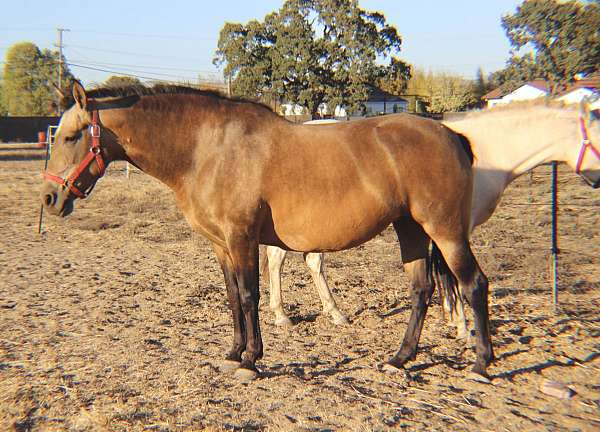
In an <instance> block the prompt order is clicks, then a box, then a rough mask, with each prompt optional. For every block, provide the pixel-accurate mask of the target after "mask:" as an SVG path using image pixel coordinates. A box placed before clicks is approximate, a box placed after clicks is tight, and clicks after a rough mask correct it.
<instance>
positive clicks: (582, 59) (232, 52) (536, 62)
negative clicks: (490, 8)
mask: <svg viewBox="0 0 600 432" xmlns="http://www.w3.org/2000/svg"><path fill="white" fill-rule="evenodd" d="M501 25H502V28H503V29H504V31H505V33H506V36H507V38H508V40H509V42H510V45H511V50H510V53H509V58H508V60H507V62H506V67H505V68H503V69H501V70H499V71H495V72H493V73H491V74H490V75H488V76H487V77H486V76H485V74H484V72H483V71H482V70H481V68H480V69H479V70H478V71H477V77H476V79H475V80H467V79H465V78H463V77H461V76H458V75H456V74H451V73H439V72H431V71H426V70H422V69H418V68H414V67H412V66H411V65H409V64H408V63H406V62H404V61H403V60H402V59H401V57H400V52H401V48H402V37H401V35H400V33H399V31H398V30H397V29H396V28H395V27H394V26H392V25H390V24H389V23H387V21H386V18H385V16H384V15H383V14H381V13H379V12H371V11H367V10H364V9H362V8H361V7H360V6H359V2H358V0H286V1H285V2H284V3H283V5H282V7H281V8H280V9H279V10H277V11H273V12H271V13H269V14H268V15H266V16H265V17H264V18H263V19H262V20H252V21H249V22H248V23H245V24H241V23H226V24H225V25H224V26H223V28H222V29H221V31H220V34H219V40H218V43H217V49H216V53H215V56H214V59H213V62H214V63H215V64H216V65H218V66H220V67H222V68H223V71H224V74H225V76H226V78H227V79H228V80H229V81H230V83H231V84H230V86H231V91H232V92H233V93H234V94H235V95H236V96H243V97H248V98H252V99H260V100H262V101H264V102H266V103H272V104H276V103H281V102H287V103H293V104H298V105H301V106H304V107H306V109H307V110H308V112H309V113H310V114H313V115H315V114H316V113H317V111H318V108H319V105H321V104H323V103H326V104H327V105H328V106H330V107H335V106H344V107H346V108H347V109H348V110H350V111H358V110H360V109H361V108H362V107H364V102H365V101H366V100H367V98H368V95H369V92H370V90H371V89H372V88H373V87H374V86H375V87H379V88H381V89H383V90H385V91H387V92H389V93H392V94H395V95H404V96H405V98H406V99H408V100H409V102H410V105H411V107H410V108H411V110H413V111H423V112H425V111H426V112H431V113H439V112H444V111H460V110H465V109H469V108H473V107H477V106H479V104H480V103H481V97H482V96H483V95H484V94H485V93H487V92H488V91H490V90H491V89H493V88H497V87H501V88H502V89H503V90H505V91H511V90H514V89H515V88H517V87H518V86H520V85H521V84H522V83H524V82H526V81H529V80H532V79H535V78H542V79H545V80H547V81H548V82H549V83H550V87H551V91H552V92H553V93H557V92H559V91H560V90H561V89H563V88H565V87H566V86H567V85H568V84H569V83H571V82H573V80H574V79H575V78H576V76H577V75H578V74H584V75H585V74H587V73H591V72H594V71H596V70H598V68H599V67H600V30H599V29H600V0H591V1H578V0H569V1H559V0H525V1H523V2H522V3H521V4H520V5H519V6H518V7H517V8H516V10H515V12H514V13H512V14H507V15H506V16H503V17H501ZM60 60H61V59H60V58H59V57H58V53H57V52H55V51H50V50H40V49H39V48H38V47H37V46H35V45H34V44H33V43H30V42H23V43H19V44H15V45H13V46H12V47H11V48H10V49H9V50H8V52H7V54H6V59H5V63H4V68H3V76H2V80H1V81H0V114H2V115H5V114H6V113H10V115H48V114H51V113H54V112H55V111H56V107H55V106H54V105H53V103H52V102H53V100H54V98H55V96H54V89H53V88H52V87H53V86H52V83H55V84H56V83H57V82H58V65H59V64H60V63H61V62H60ZM62 65H63V66H62V67H63V69H62V81H63V83H62V84H63V85H66V84H67V83H68V82H69V81H70V80H71V79H72V77H73V75H72V73H71V71H70V70H69V68H68V67H67V66H66V65H65V63H64V62H62ZM111 80H112V85H120V84H124V83H125V84H139V83H140V82H139V80H137V79H135V78H128V77H111ZM108 85H111V81H109V82H108Z"/></svg>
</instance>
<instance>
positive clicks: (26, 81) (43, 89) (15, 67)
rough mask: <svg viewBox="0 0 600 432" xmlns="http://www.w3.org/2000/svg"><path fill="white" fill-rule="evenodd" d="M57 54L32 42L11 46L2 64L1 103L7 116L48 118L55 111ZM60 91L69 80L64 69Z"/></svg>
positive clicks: (70, 76) (68, 73)
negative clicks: (39, 116) (43, 116)
mask: <svg viewBox="0 0 600 432" xmlns="http://www.w3.org/2000/svg"><path fill="white" fill-rule="evenodd" d="M58 64H59V57H58V53H56V52H54V51H50V50H43V51H40V49H39V48H38V47H37V46H36V45H35V44H33V43H31V42H21V43H17V44H15V45H13V46H11V47H10V48H9V49H8V51H7V52H6V61H5V62H4V81H3V96H4V97H3V99H4V104H5V107H6V109H7V111H8V113H9V114H10V115H14V116H27V115H49V114H53V113H55V111H56V104H55V103H54V102H55V100H56V92H55V90H54V87H53V84H54V85H55V84H57V83H58V66H57V65H58ZM62 72H63V73H62V86H63V88H64V87H65V86H66V85H67V83H68V82H69V81H70V80H71V79H72V75H71V74H70V72H69V70H68V68H67V67H66V66H65V65H63V71H62Z"/></svg>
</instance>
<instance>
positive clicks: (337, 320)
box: [331, 311, 350, 326]
mask: <svg viewBox="0 0 600 432" xmlns="http://www.w3.org/2000/svg"><path fill="white" fill-rule="evenodd" d="M331 319H332V321H333V323H334V324H335V325H338V326H339V325H347V324H350V322H349V321H348V318H346V317H345V316H344V315H343V314H342V313H341V312H339V311H337V313H335V312H332V313H331Z"/></svg>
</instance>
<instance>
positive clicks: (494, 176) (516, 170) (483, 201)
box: [266, 103, 600, 339]
mask: <svg viewBox="0 0 600 432" xmlns="http://www.w3.org/2000/svg"><path fill="white" fill-rule="evenodd" d="M588 118H589V120H588ZM329 122H331V121H329ZM443 123H444V124H445V125H446V126H448V127H449V128H450V129H452V130H454V131H455V132H458V133H460V134H462V135H464V136H465V137H467V138H468V140H469V141H470V143H471V147H472V149H473V153H474V155H475V160H474V165H473V169H474V174H475V175H474V178H473V203H472V207H471V232H472V231H473V229H474V228H475V227H476V226H479V225H481V224H483V223H484V222H486V221H487V220H488V219H489V218H490V217H491V216H492V214H493V213H494V211H495V210H496V207H497V206H498V203H499V202H500V199H501V197H502V194H503V193H504V190H505V189H506V188H507V187H508V185H509V184H510V183H511V182H512V181H513V180H514V179H516V178H517V177H519V176H520V175H522V174H524V173H526V172H527V171H529V170H531V169H533V168H535V167H537V166H539V165H541V164H544V163H548V162H552V161H557V162H564V163H566V164H567V165H568V166H570V167H571V168H572V169H573V170H574V171H575V172H576V173H577V174H579V175H581V176H582V177H583V178H584V179H585V180H586V181H587V182H588V183H589V184H590V185H592V186H593V187H594V188H597V187H598V186H599V185H600V121H599V120H598V118H597V116H590V113H589V111H588V110H587V109H584V110H583V112H581V113H579V115H578V112H577V110H576V109H575V108H574V107H570V108H569V107H562V106H560V107H557V106H547V105H544V104H540V103H537V104H532V103H515V104H511V105H510V106H506V107H498V108H493V109H489V110H483V111H477V112H473V113H469V114H466V115H465V116H464V117H463V118H462V119H459V120H453V121H444V122H443ZM266 255H267V258H268V266H269V273H270V282H271V292H270V303H269V304H270V308H271V310H272V311H273V312H274V313H275V315H276V321H275V322H276V324H279V325H285V324H290V321H289V318H288V317H287V316H286V314H285V311H284V310H283V303H282V298H281V268H282V266H283V262H284V260H285V256H286V252H285V251H284V250H282V249H279V248H276V247H273V246H269V247H267V253H266ZM305 261H306V263H307V265H308V266H309V268H310V269H311V273H312V276H313V279H314V281H315V284H316V285H317V291H318V293H319V296H320V297H321V302H322V303H323V313H324V314H325V315H331V316H332V318H333V322H334V323H335V324H343V323H347V319H346V317H345V316H344V315H343V314H342V312H341V311H340V310H339V309H338V307H337V305H336V303H335V300H334V298H333V296H332V295H331V292H330V290H329V287H328V286H327V280H326V278H325V275H324V272H325V266H324V263H323V254H322V253H308V254H305ZM444 309H445V310H446V312H447V313H448V315H449V317H450V320H451V321H453V322H454V323H455V325H456V327H457V337H458V338H461V339H462V338H466V337H468V334H469V333H468V330H467V324H466V319H465V315H464V304H463V301H462V298H461V296H458V298H457V301H456V305H455V307H452V305H451V302H450V301H449V298H448V296H444Z"/></svg>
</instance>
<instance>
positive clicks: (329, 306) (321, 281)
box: [304, 253, 348, 325]
mask: <svg viewBox="0 0 600 432" xmlns="http://www.w3.org/2000/svg"><path fill="white" fill-rule="evenodd" d="M304 261H306V265H307V266H308V268H309V269H310V274H311V275H312V278H313V281H314V282H315V285H316V286H317V291H318V293H319V297H320V298H321V303H323V315H331V318H332V320H333V323H334V324H336V325H342V324H348V319H346V317H345V316H344V314H343V313H342V312H340V310H339V309H338V307H337V304H336V303H335V299H334V298H333V295H331V291H330V290H329V286H328V285H327V278H326V276H325V259H324V256H323V254H322V253H305V254H304Z"/></svg>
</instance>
